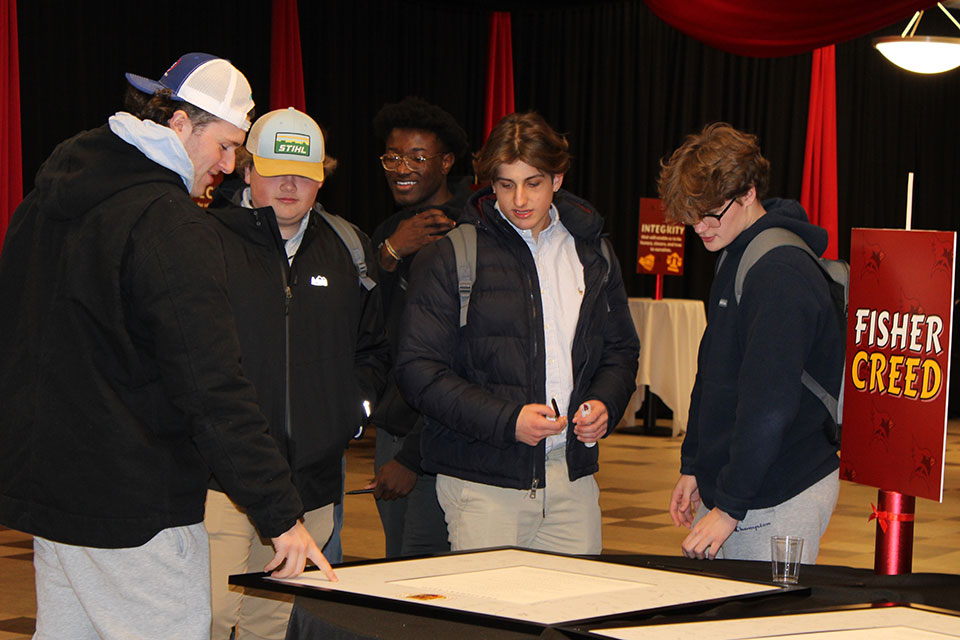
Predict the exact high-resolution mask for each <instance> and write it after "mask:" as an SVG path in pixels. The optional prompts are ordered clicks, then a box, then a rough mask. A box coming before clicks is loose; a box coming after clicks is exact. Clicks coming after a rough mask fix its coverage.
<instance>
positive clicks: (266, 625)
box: [204, 491, 333, 640]
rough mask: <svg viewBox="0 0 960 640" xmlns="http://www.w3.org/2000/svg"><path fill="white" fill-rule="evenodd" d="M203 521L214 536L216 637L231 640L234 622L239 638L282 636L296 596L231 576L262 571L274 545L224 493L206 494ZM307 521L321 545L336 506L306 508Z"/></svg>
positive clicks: (279, 638)
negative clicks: (244, 584) (248, 585)
mask: <svg viewBox="0 0 960 640" xmlns="http://www.w3.org/2000/svg"><path fill="white" fill-rule="evenodd" d="M204 524H205V525H206V527H207V533H208V535H209V537H210V608H211V612H212V619H211V624H210V636H211V638H212V640H227V639H228V638H229V637H230V630H231V629H232V628H233V627H234V626H236V628H237V634H236V640H242V639H248V638H249V639H253V638H256V639H258V640H259V639H275V640H282V639H283V638H284V636H285V635H286V632H287V622H288V621H289V619H290V610H291V609H292V608H293V596H291V595H286V594H276V593H269V592H264V591H256V590H251V589H244V588H243V587H238V586H235V585H231V584H229V583H228V578H229V577H230V576H231V575H232V574H236V573H249V572H253V571H263V568H264V567H265V566H266V565H267V564H268V563H269V562H270V560H272V559H273V556H274V550H273V545H272V544H271V543H270V541H269V540H263V539H261V538H260V536H259V535H258V534H257V531H256V529H255V528H254V526H253V523H252V522H251V521H250V518H248V517H247V515H246V514H245V513H244V512H243V511H241V510H240V509H238V508H237V506H236V505H235V504H233V502H231V500H230V498H228V497H227V496H226V494H224V493H221V492H220V491H208V492H207V507H206V514H205V516H204ZM303 524H304V526H305V527H306V528H307V531H309V532H310V535H311V536H313V539H314V541H315V542H316V543H317V546H318V547H322V546H323V545H324V543H325V542H326V540H327V539H328V538H329V537H330V533H331V532H332V531H333V505H332V504H328V505H325V506H323V507H320V508H319V509H314V510H313V511H308V512H307V513H306V514H305V515H304V518H303Z"/></svg>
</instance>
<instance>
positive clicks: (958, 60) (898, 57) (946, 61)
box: [873, 2, 960, 73]
mask: <svg viewBox="0 0 960 640" xmlns="http://www.w3.org/2000/svg"><path fill="white" fill-rule="evenodd" d="M937 6H938V7H940V10H941V11H943V12H944V13H945V14H946V15H947V17H948V18H950V21H951V22H952V23H953V24H954V25H955V26H956V27H957V29H958V30H960V22H957V20H956V18H954V17H953V16H952V15H951V14H950V12H949V11H947V9H946V7H944V6H943V5H942V4H941V3H939V2H938V3H937ZM921 18H923V10H922V9H921V10H920V11H917V12H916V13H915V14H913V18H911V19H910V22H908V23H907V28H906V29H904V30H903V33H902V34H900V37H897V36H887V37H884V38H875V39H874V40H873V46H874V47H876V48H877V51H879V52H880V53H882V54H883V57H885V58H886V59H887V60H889V61H890V62H892V63H893V64H895V65H897V66H898V67H900V68H902V69H906V70H907V71H913V72H914V73H943V72H944V71H950V70H951V69H956V68H957V67H960V38H948V37H943V36H916V35H914V34H915V33H916V32H917V27H918V26H920V19H921Z"/></svg>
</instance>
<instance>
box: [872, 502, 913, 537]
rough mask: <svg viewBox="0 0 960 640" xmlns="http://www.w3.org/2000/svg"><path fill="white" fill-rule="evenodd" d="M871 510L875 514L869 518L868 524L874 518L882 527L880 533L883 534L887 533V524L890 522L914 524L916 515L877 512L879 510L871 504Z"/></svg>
mask: <svg viewBox="0 0 960 640" xmlns="http://www.w3.org/2000/svg"><path fill="white" fill-rule="evenodd" d="M870 508H871V509H873V513H871V514H870V517H869V518H867V522H870V521H871V520H873V519H874V518H876V520H877V524H879V525H880V531H882V532H883V533H886V532H887V523H888V522H913V517H914V514H912V513H894V512H892V511H877V508H876V507H875V506H874V504H873V503H872V502H871V503H870Z"/></svg>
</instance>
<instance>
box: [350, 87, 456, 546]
mask: <svg viewBox="0 0 960 640" xmlns="http://www.w3.org/2000/svg"><path fill="white" fill-rule="evenodd" d="M373 126H374V130H375V131H376V134H377V136H378V137H379V138H381V139H382V140H384V145H385V150H384V153H383V155H382V156H380V164H381V165H382V166H383V170H384V175H385V177H386V179H387V185H388V186H389V187H390V192H391V194H392V195H393V199H394V202H395V203H396V205H397V207H399V210H398V211H397V212H396V213H395V214H394V215H392V216H391V217H390V218H388V219H387V220H385V221H384V222H382V223H381V224H380V225H379V226H378V227H377V229H376V230H375V231H374V232H373V243H374V246H378V247H379V249H378V251H379V267H380V279H379V281H380V286H381V288H382V291H381V295H382V297H383V305H384V313H385V316H386V324H387V336H388V339H389V341H390V348H391V354H392V356H393V357H395V356H396V348H397V332H398V330H399V326H400V317H401V315H402V313H403V308H404V306H406V290H407V278H408V275H409V269H410V263H411V262H412V261H413V257H414V255H416V253H417V251H419V250H420V249H422V248H423V247H425V246H427V245H429V244H431V243H433V242H436V241H437V240H439V239H440V238H442V237H443V236H444V234H446V233H447V231H449V230H450V229H452V228H453V227H454V224H455V222H454V221H455V220H456V219H457V218H458V217H459V215H460V211H461V210H462V209H463V206H464V204H466V201H467V198H468V196H469V195H470V192H469V190H467V189H463V190H461V191H458V192H456V193H455V192H454V191H453V190H451V188H450V186H449V185H448V182H447V176H448V174H449V173H450V169H451V168H452V167H453V164H454V162H455V160H456V159H457V158H458V157H460V156H462V155H463V154H464V153H465V152H466V150H467V147H468V143H467V134H466V132H464V130H463V128H462V127H461V126H460V125H459V124H457V121H456V120H455V119H454V118H453V116H451V115H450V114H449V113H447V112H446V111H444V110H443V109H441V108H440V107H438V106H436V105H432V104H430V103H428V102H426V101H425V100H422V99H420V98H414V97H407V98H404V99H403V100H401V101H400V102H397V103H392V104H387V105H384V106H383V108H381V109H380V111H379V112H378V113H377V115H376V117H375V118H374V121H373ZM370 422H371V423H372V424H373V425H374V426H375V427H376V429H377V448H376V456H375V463H374V464H375V469H376V476H375V477H374V479H373V480H372V481H371V482H370V484H369V485H368V487H369V488H373V490H374V497H375V498H376V499H377V510H378V511H379V513H380V520H381V522H382V523H383V532H384V536H385V538H386V557H388V558H392V557H397V556H401V555H413V554H423V553H435V552H438V551H447V550H448V549H449V548H450V545H449V543H448V542H447V526H446V522H445V521H444V519H443V511H442V510H441V509H440V504H439V503H438V502H437V494H436V488H435V486H436V476H434V475H431V474H424V473H423V472H422V470H421V469H420V430H421V428H422V425H421V418H420V414H419V413H418V412H417V411H416V410H414V409H413V408H412V407H411V406H410V405H409V404H407V402H406V400H404V399H403V396H402V395H401V394H400V392H399V391H398V390H397V387H396V381H395V376H394V372H393V371H391V372H390V374H389V376H388V382H387V388H386V390H385V392H384V394H383V396H382V397H381V399H380V402H379V403H378V405H377V407H376V409H375V410H374V412H373V415H372V416H371V418H370Z"/></svg>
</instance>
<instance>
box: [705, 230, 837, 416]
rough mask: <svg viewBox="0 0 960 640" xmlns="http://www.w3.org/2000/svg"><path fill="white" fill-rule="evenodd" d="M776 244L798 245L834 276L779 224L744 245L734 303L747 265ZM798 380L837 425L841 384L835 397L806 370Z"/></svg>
mask: <svg viewBox="0 0 960 640" xmlns="http://www.w3.org/2000/svg"><path fill="white" fill-rule="evenodd" d="M776 247H797V248H798V249H802V250H803V251H805V252H806V253H807V255H809V256H810V257H811V258H813V261H814V262H815V263H816V264H817V266H819V267H820V269H821V270H822V271H823V272H824V275H826V277H828V278H830V279H833V277H832V275H831V274H830V272H829V271H828V270H827V267H825V266H824V265H823V262H822V261H821V260H820V256H818V255H817V254H815V253H814V252H813V250H812V249H811V248H810V247H809V246H808V245H807V243H806V242H804V241H803V239H802V238H801V237H800V236H798V235H797V234H795V233H794V232H793V231H788V230H787V229H783V228H781V227H771V228H769V229H765V230H764V231H761V232H760V233H758V234H757V235H756V237H755V238H754V239H753V240H751V241H750V244H748V245H747V248H746V249H745V250H744V252H743V257H741V258H740V264H739V265H738V266H737V276H736V280H735V281H734V285H733V290H734V294H735V295H736V298H737V305H739V304H740V298H741V296H742V295H743V281H744V280H745V279H746V277H747V272H748V271H750V267H752V266H753V265H754V264H756V262H757V261H758V260H759V259H760V258H762V257H763V256H764V255H765V254H766V253H767V252H768V251H770V250H771V249H774V248H776ZM724 255H726V252H724ZM800 380H801V382H803V386H805V387H806V388H807V389H809V390H810V393H812V394H813V395H815V396H816V397H817V398H819V399H820V402H822V403H823V406H824V407H826V409H827V411H828V412H829V413H830V417H831V418H833V421H834V423H836V424H840V415H841V410H842V407H843V385H841V386H840V398H839V400H838V399H837V398H834V397H833V394H831V393H830V392H829V391H827V390H826V389H824V388H823V385H821V384H820V383H819V382H817V381H816V380H814V379H813V376H811V375H810V374H809V373H807V371H806V370H804V371H803V373H802V374H801V376H800Z"/></svg>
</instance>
